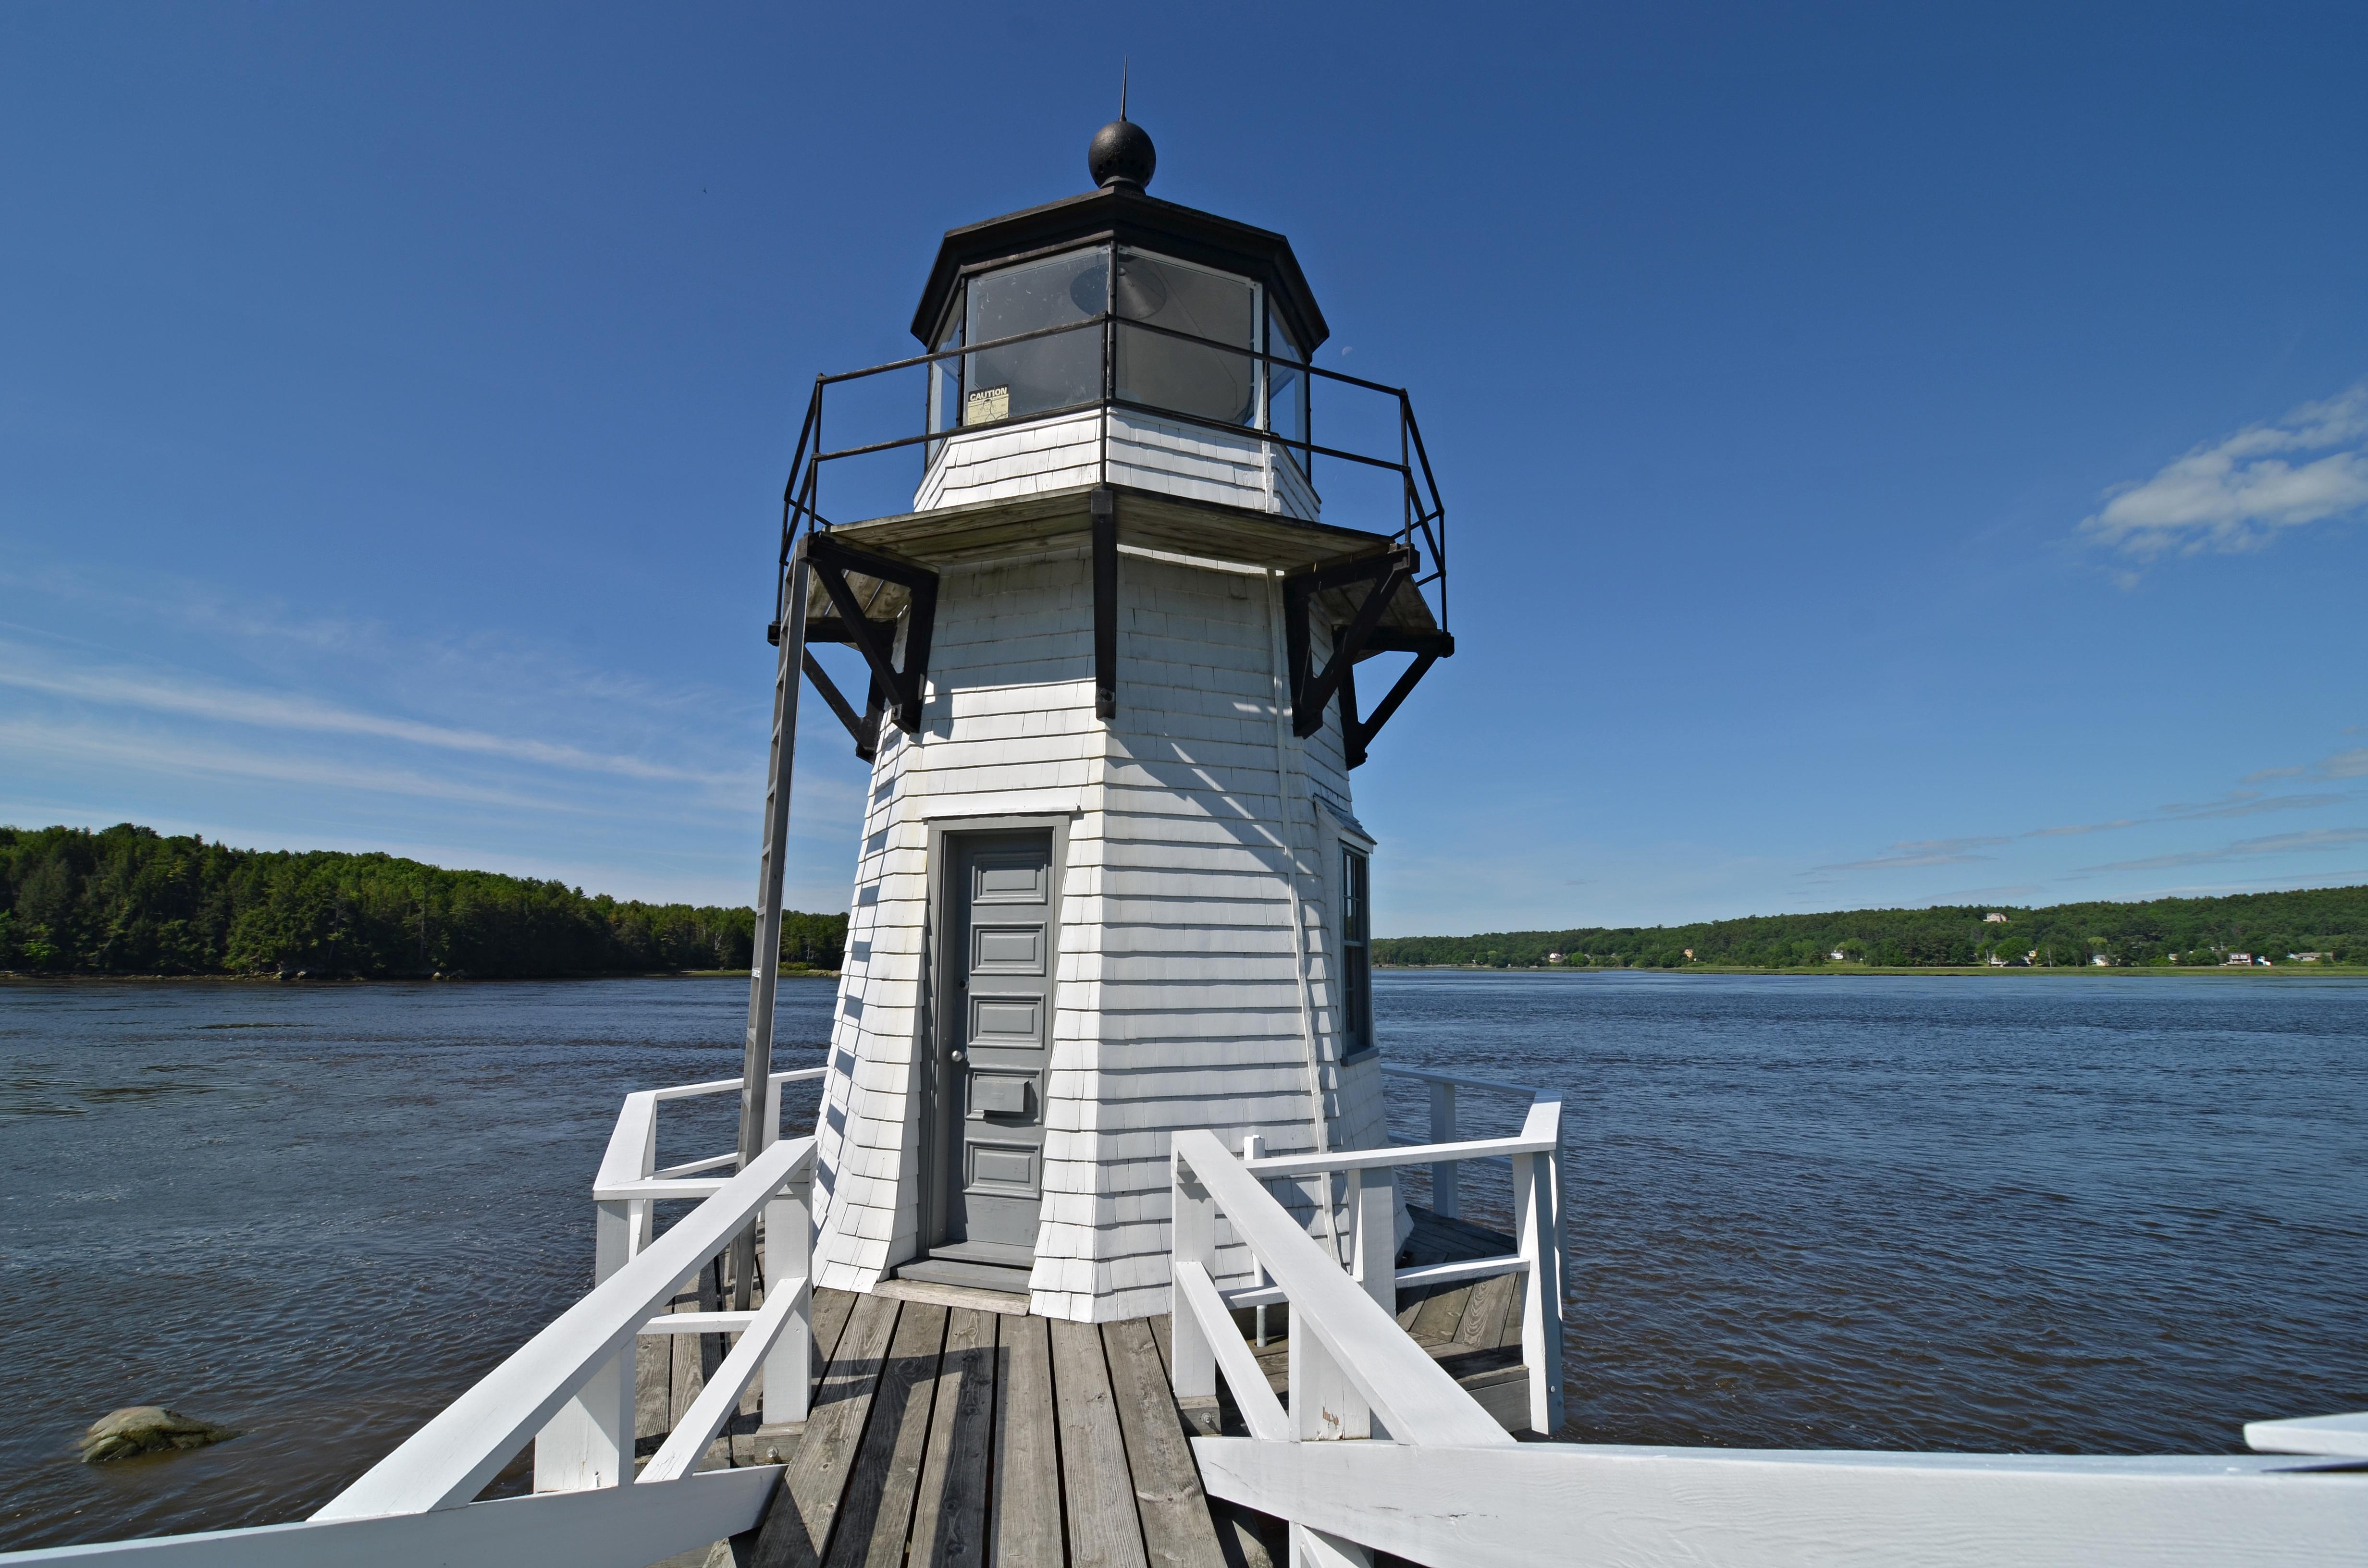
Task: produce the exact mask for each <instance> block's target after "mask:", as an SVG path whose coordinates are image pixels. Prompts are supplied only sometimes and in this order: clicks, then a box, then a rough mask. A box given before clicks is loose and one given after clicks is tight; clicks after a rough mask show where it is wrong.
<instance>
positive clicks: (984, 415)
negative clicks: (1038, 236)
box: [962, 245, 1110, 426]
mask: <svg viewBox="0 0 2368 1568" xmlns="http://www.w3.org/2000/svg"><path fill="white" fill-rule="evenodd" d="M1109 272H1110V253H1109V252H1108V251H1107V250H1105V249H1104V248H1103V247H1101V246H1099V245H1097V246H1095V247H1093V248H1092V249H1090V250H1074V251H1067V252H1064V253H1063V254H1062V255H1059V256H1046V257H1045V258H1044V259H1043V260H1042V261H1028V262H1022V263H1020V264H1019V266H1017V267H998V268H996V270H995V271H993V272H983V273H981V274H979V276H977V277H976V278H972V279H971V280H970V283H969V286H968V288H967V289H966V290H964V293H965V295H966V300H965V303H964V308H963V341H965V342H968V343H991V342H993V341H994V340H995V339H996V338H998V337H1013V336H1017V335H1019V334H1020V333H1023V332H1041V331H1042V330H1043V329H1044V328H1046V327H1049V326H1069V325H1073V324H1076V323H1078V322H1087V321H1091V320H1093V319H1094V317H1096V316H1098V315H1100V314H1101V313H1102V312H1103V311H1105V310H1106V309H1108V308H1109V303H1108V301H1109V298H1110V280H1109ZM1101 396H1102V345H1101V334H1099V333H1098V332H1064V333H1059V334H1056V335H1053V336H1051V337H1037V338H1030V340H1029V341H1028V342H1026V343H1009V344H1006V345H1004V347H1000V348H989V349H987V350H985V352H983V353H977V354H966V355H964V356H962V424H963V425H965V426H971V425H990V424H993V423H995V422H996V421H997V420H1001V419H1025V418H1027V417H1028V416H1029V415H1034V414H1050V413H1052V412H1053V411H1054V410H1056V409H1063V408H1075V407H1076V406H1078V405H1079V404H1081V403H1099V402H1100V401H1101Z"/></svg>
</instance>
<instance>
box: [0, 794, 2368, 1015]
mask: <svg viewBox="0 0 2368 1568" xmlns="http://www.w3.org/2000/svg"><path fill="white" fill-rule="evenodd" d="M1993 915H2004V916H2005V918H2004V919H2003V920H1997V919H1992V918H1989V917H1990V916H1993ZM755 937H756V914H755V912H754V911H753V910H750V909H747V908H742V907H730V906H723V907H718V906H713V905H693V904H685V903H642V902H640V901H638V900H619V899H614V898H610V897H609V896H607V895H606V894H590V895H587V894H586V893H585V892H584V891H583V890H582V889H581V888H570V887H568V886H566V885H565V884H564V883H561V882H555V881H533V880H530V879H527V878H522V877H510V876H504V875H502V874H500V873H498V872H494V871H468V870H448V869H444V868H442V867H439V866H430V865H426V864H424V863H422V862H420V861H417V860H406V859H402V858H397V857H395V856H392V855H379V854H359V855H358V854H346V853H340V852H336V851H331V850H316V851H291V850H255V849H233V848H231V847H229V846H226V845H222V844H210V843H208V842H206V841H205V840H204V839H202V838H199V837H167V836H165V835H160V834H158V833H156V832H155V831H154V829H151V828H145V827H138V826H134V825H132V824H129V823H126V824H120V825H118V826H115V827H110V828H108V829H106V830H104V831H102V832H97V833H94V832H91V831H88V830H86V829H82V828H68V827H48V828H39V829H21V828H14V827H0V971H15V972H20V973H21V972H33V973H42V974H118V975H129V974H153V975H287V976H303V977H310V978H322V979H327V978H343V977H357V978H367V979H397V978H403V977H408V976H422V975H434V974H442V975H446V976H450V977H454V978H461V977H477V978H484V979H496V978H523V977H528V976H552V975H595V974H653V973H679V972H681V971H689V970H746V969H747V968H748V966H749V962H750V959H751V957H752V955H753V953H754V950H755ZM846 941H847V916H846V915H844V914H837V915H809V914H800V913H797V912H791V913H789V914H787V915H783V917H782V922H781V959H782V963H783V965H784V967H785V968H788V969H791V970H820V971H831V970H836V969H837V968H838V966H839V960H840V955H841V953H842V951H843V949H845V946H846ZM2238 953H2245V954H2250V955H2253V956H2256V957H2260V958H2267V959H2269V960H2271V962H2272V963H2273V964H2275V965H2277V966H2279V967H2285V966H2287V965H2288V964H2289V963H2291V962H2293V961H2295V960H2291V959H2290V958H2289V955H2291V954H2300V953H2314V954H2317V955H2318V957H2317V960H2315V961H2317V962H2319V963H2323V964H2338V963H2340V964H2360V963H2368V886H2362V887H2346V888H2326V889H2313V890H2306V891H2301V892H2261V893H2236V894H2230V895H2228V896H2226V897H2220V898H2170V899H2155V900H2151V901H2149V902H2146V903H2065V904H2054V905H2049V906H2046V907H2042V908H2030V907H2022V906H2018V905H2011V904H1993V905H1964V906H1958V907H1942V908H1930V909H1861V910H1847V911H1839V912H1833V913H1828V914H1822V915H1751V916H1746V917H1744V918H1740V919H1735V920H1714V921H1704V922H1700V923H1696V924H1693V925H1687V926H1587V927H1579V928H1576V929H1572V930H1565V931H1497V932H1486V933H1483V934H1481V935H1478V936H1471V937H1376V938H1374V940H1373V943H1372V957H1373V961H1374V962H1375V963H1378V964H1386V965H1396V966H1424V965H1455V966H1463V967H1474V968H1484V969H1529V968H1537V969H1573V968H1622V969H1685V968H1744V969H1796V968H1817V967H1831V966H1840V965H1864V966H1871V967H1879V968H1891V969H1937V968H1955V967H1961V966H1965V965H1992V964H2002V965H2007V966H2011V967H2021V966H2025V965H2029V966H2032V967H2039V968H2066V967H2078V968H2089V967H2093V966H2094V965H2095V963H2096V960H2099V959H2102V960H2104V961H2105V963H2106V964H2107V965H2109V966H2112V967H2129V966H2142V967H2161V966H2179V967H2206V966H2212V967H2216V966H2221V965H2225V964H2226V963H2228V962H2229V961H2230V958H2231V955H2234V954H2238Z"/></svg>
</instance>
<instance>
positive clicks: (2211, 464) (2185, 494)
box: [2078, 381, 2368, 561]
mask: <svg viewBox="0 0 2368 1568" xmlns="http://www.w3.org/2000/svg"><path fill="white" fill-rule="evenodd" d="M2312 452H2325V453H2326V454H2327V455H2326V456H2324V457H2319V458H2313V459H2310V460H2307V461H2303V460H2300V458H2301V455H2302V454H2307V453H2312ZM2106 495H2107V496H2108V497H2109V499H2108V500H2107V501H2106V502H2105V505H2104V506H2103V507H2102V508H2100V510H2099V511H2098V512H2097V513H2096V515H2095V516H2093V517H2088V518H2085V519H2083V520H2082V522H2081V524H2080V527H2079V530H2078V531H2079V532H2080V533H2081V534H2082V535H2084V536H2086V537H2087V538H2088V539H2089V540H2093V541H2095V542H2096V543H2099V544H2101V545H2105V546H2107V547H2109V548H2111V549H2114V550H2118V551H2121V552H2122V553H2123V554H2124V555H2128V556H2132V557H2135V558H2136V559H2138V560H2141V561H2149V560H2152V559H2154V558H2155V557H2157V556H2159V555H2163V554H2166V553H2172V552H2176V553H2178V554H2181V555H2194V554H2197V553H2199V552H2201V551H2218V552H2232V551H2248V550H2259V549H2260V548H2262V547H2263V546H2264V545H2267V544H2268V543H2269V542H2270V541H2271V540H2273V539H2275V538H2276V537H2277V536H2278V534H2279V532H2280V531H2281V530H2283V529H2286V528H2299V527H2301V526H2303V525H2304V524H2306V523H2316V522H2322V521H2325V520H2326V519H2328V518H2329V517H2345V516H2348V515H2350V514H2352V513H2356V512H2359V511H2361V510H2362V508H2368V381H2363V382H2362V383H2361V384H2359V385H2358V386H2355V387H2353V388H2352V389H2351V391H2349V392H2345V393H2343V394H2342V395H2341V396H2340V397H2336V398H2330V399H2328V401H2327V402H2325V403H2305V404H2303V405H2302V406H2301V407H2300V408H2297V409H2295V410H2294V411H2293V412H2292V413H2290V414H2288V415H2286V416H2285V417H2284V418H2283V419H2280V420H2277V421H2274V422H2272V423H2269V424H2263V425H2255V426H2250V427H2249V428H2248V429H2244V430H2240V431H2238V432H2237V434H2236V435H2234V436H2231V437H2228V438H2227V439H2226V440H2224V441H2221V442H2219V443H2218V444H2216V445H2214V446H2208V447H2198V448H2196V449H2194V450H2193V451H2192V452H2189V453H2188V454H2187V455H2186V456H2185V457H2183V458H2180V460H2178V461H2176V462H2174V463H2171V464H2169V465H2168V466H2167V467H2165V468H2164V469H2163V470H2162V471H2161V472H2158V473H2157V474H2156V475H2155V476H2154V477H2153V478H2151V479H2148V480H2144V481H2134V482H2132V483H2127V484H2123V485H2117V486H2115V487H2114V488H2113V489H2112V490H2109V491H2107V492H2106Z"/></svg>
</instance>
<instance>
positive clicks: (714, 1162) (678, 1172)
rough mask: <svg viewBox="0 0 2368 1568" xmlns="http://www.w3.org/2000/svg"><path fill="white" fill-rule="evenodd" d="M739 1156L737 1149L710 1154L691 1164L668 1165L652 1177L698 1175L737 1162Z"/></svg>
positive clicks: (666, 1179) (669, 1177)
mask: <svg viewBox="0 0 2368 1568" xmlns="http://www.w3.org/2000/svg"><path fill="white" fill-rule="evenodd" d="M739 1158H740V1155H739V1154H738V1153H737V1152H736V1151H735V1152H734V1153H729V1154H710V1155H709V1156H708V1157H707V1158H705V1159H703V1160H693V1161H691V1162H690V1163H689V1165H668V1166H667V1167H666V1169H664V1170H662V1171H656V1172H653V1173H652V1175H651V1177H650V1179H651V1180H653V1181H674V1180H677V1179H678V1178H679V1177H682V1176H697V1175H698V1174H699V1173H700V1172H701V1171H713V1170H721V1169H723V1167H724V1166H725V1165H732V1164H734V1163H735V1162H736V1161H738V1159H739Z"/></svg>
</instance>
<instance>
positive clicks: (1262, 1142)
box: [1242, 1132, 1266, 1350]
mask: <svg viewBox="0 0 2368 1568" xmlns="http://www.w3.org/2000/svg"><path fill="white" fill-rule="evenodd" d="M1265 1158H1266V1136H1265V1134H1263V1133H1258V1132H1245V1133H1243V1134H1242V1163H1243V1164H1245V1165H1247V1164H1248V1163H1249V1162H1250V1161H1252V1160H1263V1159H1265ZM1250 1283H1251V1284H1252V1285H1255V1286H1257V1287H1258V1289H1260V1290H1264V1289H1265V1288H1266V1265H1264V1264H1262V1263H1260V1262H1259V1261H1258V1254H1256V1253H1252V1254H1250ZM1258 1348H1259V1349H1261V1350H1263V1349H1265V1348H1266V1304H1265V1303H1264V1302H1260V1303H1259V1304H1258Z"/></svg>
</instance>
